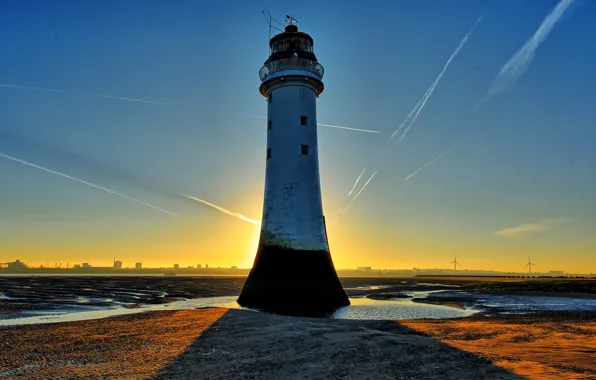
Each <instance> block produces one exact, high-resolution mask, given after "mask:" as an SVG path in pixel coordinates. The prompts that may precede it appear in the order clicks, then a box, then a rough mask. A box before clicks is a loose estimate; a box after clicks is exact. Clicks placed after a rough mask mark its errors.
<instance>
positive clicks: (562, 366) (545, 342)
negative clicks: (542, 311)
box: [401, 313, 596, 380]
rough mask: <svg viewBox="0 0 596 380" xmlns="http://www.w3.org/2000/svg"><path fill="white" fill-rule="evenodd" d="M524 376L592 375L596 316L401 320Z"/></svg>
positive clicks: (595, 355)
mask: <svg viewBox="0 0 596 380" xmlns="http://www.w3.org/2000/svg"><path fill="white" fill-rule="evenodd" d="M401 322H402V323H403V324H404V325H406V326H408V327H411V328H413V329H415V330H418V331H421V332H425V333H427V334H428V335H430V336H431V337H433V338H435V339H437V340H439V341H441V342H444V343H447V344H449V345H450V346H452V347H455V348H457V349H459V350H463V351H467V352H471V353H474V354H477V355H479V356H482V357H484V358H486V359H488V360H490V361H492V362H493V363H494V364H496V365H498V366H500V367H503V368H507V369H509V370H511V371H513V372H515V373H516V374H518V375H522V376H524V377H526V378H530V379H546V380H549V379H552V380H555V379H556V380H559V379H596V315H595V314H594V313H585V314H577V313H576V314H571V313H568V314H565V313H558V314H555V313H551V314H550V315H543V316H510V317H499V318H484V320H474V318H472V319H451V320H427V321H401Z"/></svg>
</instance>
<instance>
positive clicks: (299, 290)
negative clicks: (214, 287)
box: [238, 246, 350, 316]
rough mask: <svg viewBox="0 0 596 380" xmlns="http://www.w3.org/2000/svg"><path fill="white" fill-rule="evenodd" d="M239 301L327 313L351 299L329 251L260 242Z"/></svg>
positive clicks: (290, 312) (289, 310) (266, 308)
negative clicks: (303, 249) (289, 247)
mask: <svg viewBox="0 0 596 380" xmlns="http://www.w3.org/2000/svg"><path fill="white" fill-rule="evenodd" d="M238 303H239V304H240V305H241V306H244V307H250V308H253V309H260V310H263V311H266V312H271V313H277V314H285V315H299V316H326V315H329V314H330V313H332V312H333V311H334V310H336V309H337V308H339V307H342V306H348V305H349V304H350V301H349V300H348V297H347V296H346V293H345V292H344V289H343V288H342V286H341V283H340V282H339V278H338V277H337V273H336V272H335V268H334V266H333V261H332V260H331V254H330V253H329V252H326V251H302V250H294V249H286V248H280V247H275V246H259V249H258V251H257V256H256V258H255V263H254V265H253V268H252V270H251V271H250V274H249V275H248V278H247V279H246V282H245V284H244V288H243V289H242V293H241V294H240V297H239V298H238Z"/></svg>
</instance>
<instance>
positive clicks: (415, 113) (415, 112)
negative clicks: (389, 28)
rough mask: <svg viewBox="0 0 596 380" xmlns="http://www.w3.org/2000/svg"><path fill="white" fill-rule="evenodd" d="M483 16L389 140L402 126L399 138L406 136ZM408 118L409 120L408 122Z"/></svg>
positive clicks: (481, 17) (482, 15)
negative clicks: (402, 130)
mask: <svg viewBox="0 0 596 380" xmlns="http://www.w3.org/2000/svg"><path fill="white" fill-rule="evenodd" d="M483 17H484V14H481V15H480V17H478V19H477V20H476V22H475V23H474V25H473V26H472V28H471V29H470V30H469V31H468V33H466V35H465V36H464V38H462V40H461V41H460V42H459V45H458V46H457V48H455V50H454V51H453V53H451V56H450V57H449V59H448V60H447V62H446V63H445V65H444V66H443V69H442V70H441V72H440V73H439V75H438V76H437V78H436V79H435V80H434V82H433V83H431V85H430V86H429V87H428V89H427V90H426V92H425V93H424V95H423V96H422V98H421V99H420V100H419V101H418V103H417V104H416V106H415V107H414V108H413V109H412V111H410V114H409V115H408V117H407V118H406V120H404V122H403V123H402V124H401V125H400V126H399V127H398V128H397V129H396V130H395V131H394V132H393V134H392V135H391V137H390V138H389V140H392V139H393V137H395V135H396V134H397V133H399V131H400V130H401V129H402V128H404V127H405V130H404V132H403V133H402V135H401V137H400V138H399V139H400V140H402V139H403V138H404V137H405V136H406V134H407V133H408V131H409V130H410V129H411V128H412V126H413V125H414V123H415V122H416V119H418V115H420V113H421V112H422V110H423V109H424V106H425V105H426V102H428V100H429V99H430V97H431V96H432V95H433V92H434V91H435V88H436V87H437V85H438V84H439V82H440V81H441V78H442V77H443V75H445V72H446V71H447V69H448V68H449V65H451V62H452V61H453V60H454V59H455V57H457V55H458V54H459V52H460V51H461V49H462V48H463V47H464V46H465V45H466V43H467V42H468V39H469V38H470V36H471V35H472V33H473V32H474V30H475V29H476V27H477V26H478V24H480V22H481V21H482V19H483ZM410 119H411V120H410ZM408 120H409V123H408Z"/></svg>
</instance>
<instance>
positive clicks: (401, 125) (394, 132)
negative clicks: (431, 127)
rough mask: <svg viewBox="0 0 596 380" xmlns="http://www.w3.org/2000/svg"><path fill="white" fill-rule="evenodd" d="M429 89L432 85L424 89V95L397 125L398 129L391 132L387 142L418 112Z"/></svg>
mask: <svg viewBox="0 0 596 380" xmlns="http://www.w3.org/2000/svg"><path fill="white" fill-rule="evenodd" d="M431 89H432V84H431V85H430V87H429V88H427V89H426V92H425V93H424V95H422V97H421V98H420V100H418V103H416V105H415V106H414V108H412V110H411V111H410V113H409V114H408V116H407V117H406V118H405V119H404V121H402V123H401V124H400V125H399V127H397V129H396V130H395V131H393V133H392V134H391V137H389V141H391V140H393V138H394V137H395V135H397V134H398V133H399V132H400V131H401V130H402V128H403V127H404V126H405V125H406V124H407V123H408V120H410V118H411V117H412V116H413V115H414V112H416V111H417V110H418V108H419V107H420V105H421V104H422V102H423V101H424V99H425V98H426V97H427V96H428V94H429V92H430V90H431Z"/></svg>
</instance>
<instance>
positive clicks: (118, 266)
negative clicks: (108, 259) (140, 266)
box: [114, 260, 122, 269]
mask: <svg viewBox="0 0 596 380" xmlns="http://www.w3.org/2000/svg"><path fill="white" fill-rule="evenodd" d="M114 269H122V261H120V260H115V261H114Z"/></svg>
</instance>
